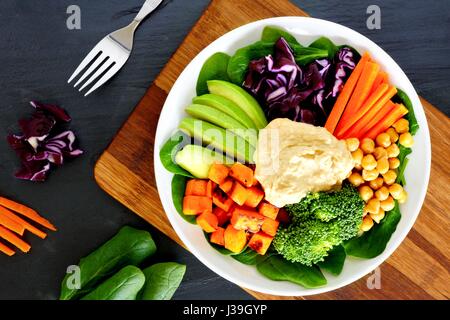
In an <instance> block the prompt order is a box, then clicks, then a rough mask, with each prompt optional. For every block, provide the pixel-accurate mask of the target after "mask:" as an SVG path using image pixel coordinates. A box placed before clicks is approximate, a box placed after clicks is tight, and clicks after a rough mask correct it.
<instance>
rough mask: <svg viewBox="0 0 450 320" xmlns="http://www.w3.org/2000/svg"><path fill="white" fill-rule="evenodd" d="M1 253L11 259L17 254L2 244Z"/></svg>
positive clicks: (0, 244) (0, 246) (0, 245)
mask: <svg viewBox="0 0 450 320" xmlns="http://www.w3.org/2000/svg"><path fill="white" fill-rule="evenodd" d="M0 251H1V252H3V253H4V254H6V255H7V256H10V257H11V256H13V255H14V254H15V253H16V252H15V251H14V250H13V249H11V248H10V247H7V246H5V245H4V244H3V243H0Z"/></svg>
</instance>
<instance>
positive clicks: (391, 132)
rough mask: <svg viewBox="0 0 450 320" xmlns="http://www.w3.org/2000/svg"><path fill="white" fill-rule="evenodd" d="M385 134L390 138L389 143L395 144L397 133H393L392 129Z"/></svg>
mask: <svg viewBox="0 0 450 320" xmlns="http://www.w3.org/2000/svg"><path fill="white" fill-rule="evenodd" d="M386 133H387V134H388V135H389V138H391V143H396V142H397V140H398V133H397V131H395V129H394V128H389V129H387V131H386Z"/></svg>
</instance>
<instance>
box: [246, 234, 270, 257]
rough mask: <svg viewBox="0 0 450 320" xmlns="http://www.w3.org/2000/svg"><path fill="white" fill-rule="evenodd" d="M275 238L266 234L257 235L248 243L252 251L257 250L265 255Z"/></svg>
mask: <svg viewBox="0 0 450 320" xmlns="http://www.w3.org/2000/svg"><path fill="white" fill-rule="evenodd" d="M272 240H273V237H271V236H269V235H267V234H265V233H264V232H258V233H255V234H254V235H253V236H252V237H251V238H250V241H249V242H248V246H249V247H250V249H252V250H255V251H256V252H258V253H259V254H260V255H265V254H266V252H267V249H269V247H270V244H271V243H272Z"/></svg>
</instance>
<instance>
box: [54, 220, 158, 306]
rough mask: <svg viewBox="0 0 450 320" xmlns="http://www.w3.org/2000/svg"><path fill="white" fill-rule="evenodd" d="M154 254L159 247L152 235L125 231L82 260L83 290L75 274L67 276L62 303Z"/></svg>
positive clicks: (61, 297) (62, 285)
mask: <svg viewBox="0 0 450 320" xmlns="http://www.w3.org/2000/svg"><path fill="white" fill-rule="evenodd" d="M155 251H156V245H155V242H154V241H153V239H152V236H151V235H150V233H148V232H147V231H143V230H137V229H134V228H131V227H128V226H125V227H123V228H122V229H120V231H119V232H118V233H117V234H116V235H115V236H114V237H113V238H111V239H110V240H109V241H107V242H106V243H104V244H103V245H102V246H100V247H99V248H98V249H96V250H95V251H93V252H92V253H90V254H89V255H88V256H86V257H84V258H82V259H81V260H80V262H79V263H78V267H79V268H80V287H81V288H80V289H75V286H74V285H73V283H72V281H73V279H74V277H73V275H72V274H67V275H66V276H65V278H64V279H63V281H62V284H61V294H60V299H61V300H70V299H74V298H77V297H79V296H81V295H83V294H86V293H87V292H89V291H91V290H92V289H93V288H94V287H95V286H96V285H97V284H98V283H99V282H100V281H102V280H103V279H105V278H106V277H108V276H109V275H111V274H112V273H114V272H115V271H116V270H117V269H120V268H122V267H124V266H127V265H139V264H140V263H141V262H142V261H144V260H145V259H146V258H148V257H149V256H151V255H152V254H154V253H155Z"/></svg>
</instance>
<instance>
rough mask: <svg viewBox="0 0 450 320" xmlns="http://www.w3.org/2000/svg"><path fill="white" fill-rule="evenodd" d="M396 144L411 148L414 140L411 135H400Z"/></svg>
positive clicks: (407, 133) (406, 133)
mask: <svg viewBox="0 0 450 320" xmlns="http://www.w3.org/2000/svg"><path fill="white" fill-rule="evenodd" d="M398 142H399V143H400V144H401V145H402V146H404V147H406V148H411V147H412V146H413V144H414V139H413V137H412V135H411V133H409V132H405V133H402V134H401V135H400V139H399V140H398Z"/></svg>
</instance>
